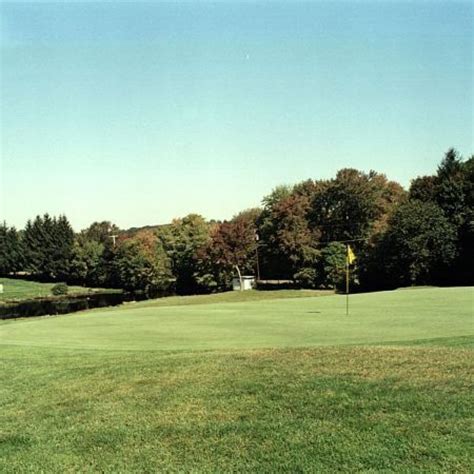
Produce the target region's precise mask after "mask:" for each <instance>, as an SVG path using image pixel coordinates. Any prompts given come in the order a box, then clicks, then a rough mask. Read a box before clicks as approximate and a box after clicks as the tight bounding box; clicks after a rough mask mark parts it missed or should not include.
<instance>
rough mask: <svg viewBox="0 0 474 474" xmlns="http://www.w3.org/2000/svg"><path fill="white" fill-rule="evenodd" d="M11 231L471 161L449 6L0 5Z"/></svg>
mask: <svg viewBox="0 0 474 474" xmlns="http://www.w3.org/2000/svg"><path fill="white" fill-rule="evenodd" d="M0 13H1V34H2V36H1V111H2V115H1V132H2V134H1V139H2V142H1V168H0V171H1V186H2V189H1V201H0V203H1V207H0V219H2V220H3V219H5V220H6V221H7V223H9V224H11V225H16V226H18V227H23V226H24V223H25V222H26V220H27V219H28V218H29V217H33V216H34V215H36V214H38V213H43V212H49V213H51V214H59V213H65V214H66V215H67V216H68V217H69V219H70V220H71V222H72V224H73V226H74V227H75V228H76V229H80V228H83V227H85V226H86V225H88V224H89V223H91V222H92V221H94V220H103V219H107V220H112V221H114V222H116V223H117V224H118V225H119V226H121V227H124V228H126V227H129V226H138V225H145V224H156V223H164V222H168V221H170V220H171V219H172V218H173V217H178V216H183V215H185V214H187V213H189V212H198V213H201V214H203V215H204V216H205V217H208V218H219V219H223V218H230V217H231V216H232V215H233V214H235V213H236V212H238V211H239V210H242V209H244V208H247V207H253V206H256V205H259V203H260V201H261V199H262V197H263V196H264V195H265V194H268V193H269V192H270V191H271V189H272V188H274V187H275V186H276V185H278V184H285V183H295V182H297V181H299V180H302V179H307V178H314V179H319V178H329V177H332V176H334V174H335V172H336V171H337V170H338V169H340V168H342V167H355V168H358V169H362V170H366V171H368V170H370V169H375V170H377V171H380V172H383V173H386V174H387V176H388V177H389V178H391V179H394V180H397V181H399V182H401V183H402V184H403V185H404V186H407V185H409V181H410V179H411V178H413V177H415V176H417V175H420V174H428V173H432V172H434V170H435V169H436V166H437V164H438V162H439V161H440V160H441V158H442V156H443V154H444V152H445V151H446V150H447V149H448V148H449V147H451V146H454V147H455V148H457V149H458V150H459V151H460V152H461V153H462V154H463V155H465V156H468V155H470V154H471V153H472V152H473V151H474V147H473V117H472V114H473V7H472V3H471V2H454V1H444V2H443V1H391V2H384V1H376V2H375V1H374V2H370V1H350V2H342V1H335V2H316V1H314V2H284V3H277V2H270V1H261V2H231V1H220V2H214V3H210V2H205V1H200V2H186V3H184V2H182V3H181V2H177V3H176V2H175V3H164V2H149V3H123V2H102V3H93V2H84V3H73V2H58V3H44V2H35V3H20V2H13V3H5V2H4V3H2V4H1V7H0Z"/></svg>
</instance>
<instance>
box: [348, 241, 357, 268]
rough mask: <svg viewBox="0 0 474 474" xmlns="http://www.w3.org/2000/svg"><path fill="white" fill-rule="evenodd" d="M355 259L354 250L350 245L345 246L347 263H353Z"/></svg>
mask: <svg viewBox="0 0 474 474" xmlns="http://www.w3.org/2000/svg"><path fill="white" fill-rule="evenodd" d="M355 259H356V256H355V254H354V252H353V251H352V249H351V246H350V245H348V246H347V261H348V262H349V265H352V264H353V263H354V260H355Z"/></svg>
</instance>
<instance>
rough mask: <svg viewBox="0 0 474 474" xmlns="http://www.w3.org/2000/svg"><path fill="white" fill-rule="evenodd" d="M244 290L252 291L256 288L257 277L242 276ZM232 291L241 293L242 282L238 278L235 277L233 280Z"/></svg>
mask: <svg viewBox="0 0 474 474" xmlns="http://www.w3.org/2000/svg"><path fill="white" fill-rule="evenodd" d="M242 284H243V288H242V289H243V290H251V289H252V288H255V277H254V276H253V275H244V276H242ZM232 289H233V290H234V291H240V280H239V278H238V277H235V278H234V279H233V280H232Z"/></svg>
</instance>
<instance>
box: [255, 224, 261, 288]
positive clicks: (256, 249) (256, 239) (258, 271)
mask: <svg viewBox="0 0 474 474" xmlns="http://www.w3.org/2000/svg"><path fill="white" fill-rule="evenodd" d="M259 240H260V236H259V235H258V234H257V232H255V242H256V244H255V258H256V260H257V282H258V281H259V280H260V265H259V263H258V241H259Z"/></svg>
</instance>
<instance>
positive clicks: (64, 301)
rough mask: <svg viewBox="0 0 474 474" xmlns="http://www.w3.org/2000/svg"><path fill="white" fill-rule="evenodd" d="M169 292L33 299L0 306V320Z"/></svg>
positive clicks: (67, 310) (116, 302) (74, 309)
mask: <svg viewBox="0 0 474 474" xmlns="http://www.w3.org/2000/svg"><path fill="white" fill-rule="evenodd" d="M171 294H172V293H170V292H164V291H161V292H154V293H152V294H150V293H110V292H109V293H92V294H85V295H74V296H64V297H56V298H35V299H29V300H23V301H20V302H15V303H7V304H5V305H0V319H15V318H27V317H30V316H45V315H57V314H66V313H74V312H77V311H84V310H86V309H93V308H105V307H107V306H118V305H120V304H122V303H125V302H127V301H141V300H146V299H150V298H160V297H163V296H170V295H171Z"/></svg>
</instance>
